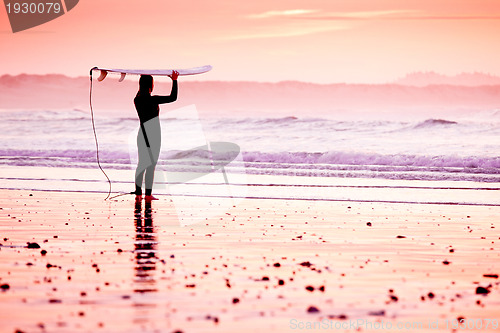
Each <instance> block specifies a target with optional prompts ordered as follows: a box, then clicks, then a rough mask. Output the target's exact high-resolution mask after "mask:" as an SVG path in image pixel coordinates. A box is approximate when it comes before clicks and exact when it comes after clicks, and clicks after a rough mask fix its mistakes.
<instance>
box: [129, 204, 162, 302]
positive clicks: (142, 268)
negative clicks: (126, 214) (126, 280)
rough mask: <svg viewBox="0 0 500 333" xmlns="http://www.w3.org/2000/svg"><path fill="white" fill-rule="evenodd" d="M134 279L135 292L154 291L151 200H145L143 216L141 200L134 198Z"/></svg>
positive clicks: (153, 235)
mask: <svg viewBox="0 0 500 333" xmlns="http://www.w3.org/2000/svg"><path fill="white" fill-rule="evenodd" d="M134 218H135V262H136V265H135V279H134V282H135V283H136V285H137V287H136V288H135V289H134V292H136V293H147V292H155V291H157V289H156V280H155V278H154V273H155V270H156V261H157V260H158V257H157V256H156V251H157V250H156V246H157V241H156V233H155V230H154V226H153V213H152V209H151V201H146V202H145V207H144V217H143V215H142V200H136V202H135V210H134Z"/></svg>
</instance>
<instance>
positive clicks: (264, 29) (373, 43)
mask: <svg viewBox="0 0 500 333" xmlns="http://www.w3.org/2000/svg"><path fill="white" fill-rule="evenodd" d="M499 35H500V1H498V0H474V1H473V0H466V1H464V0H408V1H405V0H349V1H345V0H342V1H340V0H307V1H304V0H265V1H262V0H252V1H240V0H209V1H207V0H183V1H178V0H177V1H173V0H81V1H80V2H79V3H78V5H77V6H76V7H75V8H74V9H73V10H71V11H69V12H68V13H66V14H65V15H63V16H61V17H59V18H57V19H55V20H52V21H50V22H47V23H45V24H43V25H40V26H38V27H35V28H32V29H29V30H26V31H22V32H18V33H12V31H11V29H10V25H9V21H8V18H7V14H6V8H5V7H3V6H2V7H0V45H1V49H2V51H1V52H0V64H1V65H0V66H1V68H0V75H2V74H11V75H16V74H20V73H29V74H46V73H58V74H65V75H68V76H72V77H75V76H85V75H88V72H89V69H90V68H92V67H94V66H98V67H103V68H136V69H138V68H145V69H149V68H150V69H165V68H188V67H196V66H201V65H207V64H210V65H212V66H213V70H212V71H211V72H210V73H207V74H204V75H203V77H201V76H196V77H193V78H189V79H190V80H227V81H260V82H278V81H286V80H297V81H305V82H314V83H340V82H345V83H387V82H392V81H395V80H396V79H398V78H401V77H403V76H405V75H406V74H408V73H412V72H417V71H434V72H438V73H441V74H446V75H456V74H459V73H462V72H483V73H489V74H492V75H499V76H500V42H499V41H500V40H499V37H498V36H499Z"/></svg>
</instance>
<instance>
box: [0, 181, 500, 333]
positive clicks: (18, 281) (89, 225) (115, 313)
mask: <svg viewBox="0 0 500 333" xmlns="http://www.w3.org/2000/svg"><path fill="white" fill-rule="evenodd" d="M103 197H104V196H103V195H102V193H101V194H92V193H71V192H46V191H26V190H0V198H1V199H0V226H1V227H0V230H1V235H0V237H1V239H0V243H1V247H0V285H1V287H2V289H1V290H0V331H1V332H16V330H18V331H22V332H255V331H257V330H261V331H263V332H268V331H276V332H293V331H340V332H344V331H349V332H351V331H356V329H360V330H361V331H364V332H370V331H373V332H375V331H406V332H415V331H418V332H436V331H441V332H451V331H452V329H453V327H456V326H457V325H459V324H458V323H457V322H455V321H456V320H457V319H459V318H463V319H464V323H463V324H461V325H462V327H464V326H463V325H464V324H465V325H468V327H466V326H465V328H464V329H461V330H459V331H477V332H496V331H499V330H500V322H499V317H500V316H499V314H500V287H499V283H500V282H499V281H500V280H499V278H498V274H500V267H499V262H500V260H499V259H500V252H499V248H498V246H499V245H498V244H499V243H500V235H499V228H500V226H499V225H498V217H499V216H500V209H499V207H495V206H490V207H488V206H462V205H429V204H401V203H370V202H348V201H346V202H329V201H308V200H293V201H287V200H279V199H243V200H240V201H238V202H235V203H232V202H231V204H229V201H230V200H231V199H220V198H219V199H217V200H218V202H215V201H214V202H213V206H210V204H208V205H207V200H208V201H210V200H211V199H209V198H208V199H207V198H204V199H200V202H199V205H197V204H196V200H195V199H193V198H189V202H188V204H189V205H190V206H191V208H192V209H193V207H194V209H198V210H199V211H200V213H201V214H206V216H207V219H206V221H204V222H202V223H197V224H193V225H190V226H181V223H180V221H179V218H178V215H177V214H178V210H176V208H175V207H174V206H173V203H172V202H171V201H170V199H169V198H168V196H161V197H160V200H159V201H154V202H152V204H151V207H147V205H146V204H145V203H144V202H141V203H140V205H138V204H136V203H135V202H134V200H133V198H132V197H131V196H124V197H119V198H117V199H116V200H115V201H111V202H110V201H103V200H102V199H103ZM176 199H177V202H178V200H182V198H176ZM186 200H187V199H186ZM221 200H222V201H224V200H227V201H228V202H226V204H227V205H229V207H231V208H229V209H226V210H225V211H224V213H223V214H218V213H214V214H212V213H210V210H211V209H212V208H213V209H214V210H217V209H216V208H217V207H216V206H218V205H220V201H221ZM28 243H31V244H30V246H29V247H28ZM35 243H36V244H35ZM37 245H38V246H39V248H38V247H37ZM489 319H492V320H491V321H488V320H489ZM493 319H494V320H493ZM495 320H496V329H495V327H494V325H495ZM479 325H481V328H480V326H479ZM486 326H488V327H486Z"/></svg>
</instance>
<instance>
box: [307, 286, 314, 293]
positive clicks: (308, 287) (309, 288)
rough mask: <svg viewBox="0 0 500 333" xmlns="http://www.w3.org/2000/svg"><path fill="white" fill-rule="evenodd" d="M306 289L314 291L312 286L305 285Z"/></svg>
mask: <svg viewBox="0 0 500 333" xmlns="http://www.w3.org/2000/svg"><path fill="white" fill-rule="evenodd" d="M306 290H307V291H310V292H313V291H314V287H313V286H307V287H306Z"/></svg>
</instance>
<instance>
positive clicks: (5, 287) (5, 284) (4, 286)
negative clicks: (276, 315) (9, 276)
mask: <svg viewBox="0 0 500 333" xmlns="http://www.w3.org/2000/svg"><path fill="white" fill-rule="evenodd" d="M0 289H2V290H9V289H10V285H9V284H8V283H4V284H2V285H0Z"/></svg>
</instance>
